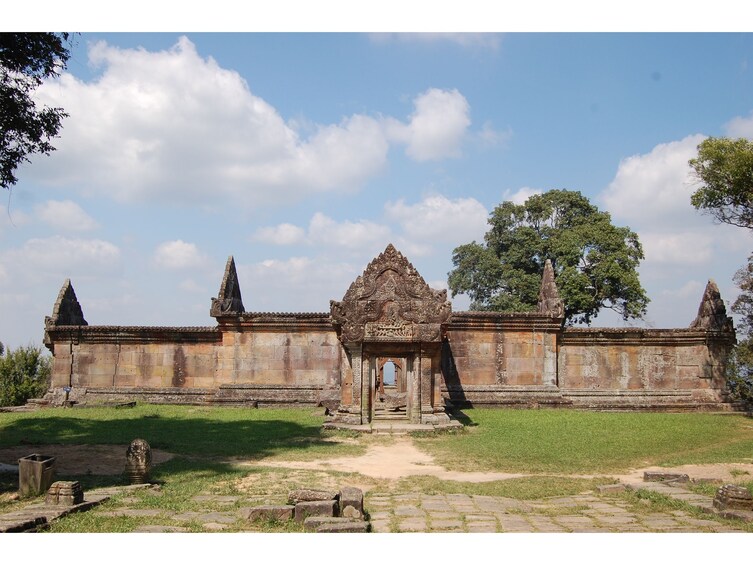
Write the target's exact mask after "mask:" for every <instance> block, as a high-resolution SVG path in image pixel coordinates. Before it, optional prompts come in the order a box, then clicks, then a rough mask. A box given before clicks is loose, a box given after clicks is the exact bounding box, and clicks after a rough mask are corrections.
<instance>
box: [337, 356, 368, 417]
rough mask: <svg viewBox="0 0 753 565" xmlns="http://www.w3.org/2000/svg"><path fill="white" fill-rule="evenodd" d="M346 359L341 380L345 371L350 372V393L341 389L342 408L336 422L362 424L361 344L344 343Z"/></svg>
mask: <svg viewBox="0 0 753 565" xmlns="http://www.w3.org/2000/svg"><path fill="white" fill-rule="evenodd" d="M343 348H344V349H345V359H344V361H345V362H344V363H343V365H342V366H341V367H342V369H341V373H340V376H341V379H342V380H343V381H344V380H345V378H346V375H345V374H344V373H345V371H348V370H349V371H350V373H351V375H352V378H351V383H350V387H349V388H350V391H349V392H348V387H345V386H343V387H342V389H341V394H342V396H341V397H340V407H339V408H338V410H337V415H336V417H335V420H336V421H338V422H342V423H344V424H361V423H362V422H361V381H362V380H363V379H362V371H363V367H362V365H363V348H362V346H361V344H360V343H344V344H343Z"/></svg>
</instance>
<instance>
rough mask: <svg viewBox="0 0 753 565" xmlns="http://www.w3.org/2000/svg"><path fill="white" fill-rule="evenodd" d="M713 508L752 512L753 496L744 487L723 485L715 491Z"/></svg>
mask: <svg viewBox="0 0 753 565" xmlns="http://www.w3.org/2000/svg"><path fill="white" fill-rule="evenodd" d="M714 508H716V509H718V510H753V495H751V493H750V491H749V490H748V489H747V488H745V487H739V486H736V485H724V486H721V487H719V490H717V491H716V496H715V497H714Z"/></svg>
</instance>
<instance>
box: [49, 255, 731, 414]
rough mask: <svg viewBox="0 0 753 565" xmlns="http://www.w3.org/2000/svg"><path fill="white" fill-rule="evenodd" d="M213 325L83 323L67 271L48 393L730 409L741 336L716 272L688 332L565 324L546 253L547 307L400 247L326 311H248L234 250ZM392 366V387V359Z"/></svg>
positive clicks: (399, 406)
mask: <svg viewBox="0 0 753 565" xmlns="http://www.w3.org/2000/svg"><path fill="white" fill-rule="evenodd" d="M211 315H212V316H213V317H214V318H215V319H216V324H215V325H214V326H211V327H188V328H179V327H127V326H95V325H87V322H86V320H85V319H84V315H83V311H82V308H81V305H80V304H79V302H78V299H77V297H76V295H75V292H74V291H73V287H72V285H71V284H70V281H68V280H66V282H65V284H64V286H63V288H62V289H61V291H60V294H59V296H58V300H57V301H56V303H55V305H54V308H53V315H52V316H48V317H47V318H46V319H45V344H46V345H47V347H49V348H50V350H51V351H52V353H53V356H54V362H53V372H52V388H51V391H50V392H49V394H48V399H50V400H51V401H52V402H53V403H62V401H63V400H64V399H65V391H66V389H70V390H69V391H68V392H69V399H70V400H71V401H74V402H79V403H82V402H85V403H88V404H94V403H98V402H105V401H110V402H112V401H131V400H141V401H146V402H159V403H191V404H204V403H215V404H230V405H250V406H262V407H263V406H273V405H312V406H315V405H322V406H325V407H327V409H328V413H329V414H330V417H331V420H332V421H334V422H340V423H343V424H355V425H360V424H367V423H370V422H372V421H375V420H379V419H390V420H394V419H398V420H403V421H407V422H411V423H414V424H428V425H434V426H441V425H444V424H445V423H447V422H448V420H449V419H448V417H447V414H446V407H447V406H448V404H449V403H452V404H453V405H455V406H486V405H488V406H504V405H522V406H573V407H585V408H596V409H604V408H618V409H619V408H626V409H672V410H674V409H693V410H696V409H724V408H726V407H728V404H726V399H725V396H724V386H725V380H724V370H725V360H726V356H727V353H728V352H729V350H730V348H731V347H732V346H733V345H734V343H735V333H734V329H733V327H732V322H731V319H730V318H729V317H728V316H727V314H726V311H725V308H724V302H723V301H722V300H721V298H720V296H719V291H718V289H717V288H716V285H715V284H714V283H713V281H709V285H708V286H707V288H706V291H705V292H704V297H703V300H702V302H701V305H700V307H699V313H698V316H697V318H696V320H694V321H693V323H692V325H691V327H689V328H684V329H635V328H568V327H564V326H563V316H564V305H563V303H562V301H561V299H560V297H559V294H558V292H557V287H556V281H555V278H554V271H553V269H552V267H551V263H547V264H546V266H545V268H544V272H543V275H542V288H541V293H540V296H539V307H538V311H537V312H532V313H493V312H452V306H451V303H450V302H449V301H448V300H447V296H446V291H437V290H433V289H431V288H430V287H429V286H428V285H427V284H426V282H425V281H424V279H423V278H422V277H421V275H420V274H418V272H417V271H416V270H415V268H414V267H413V265H412V264H411V263H410V262H409V261H408V260H407V259H406V258H405V257H404V256H403V255H402V254H401V253H400V252H399V251H397V250H396V249H395V248H394V247H393V246H392V245H389V246H387V248H386V249H385V251H384V252H383V253H381V254H380V255H379V256H378V257H376V258H375V259H374V260H373V261H372V262H371V263H369V265H368V266H367V267H366V269H365V271H364V273H363V274H362V275H361V276H359V277H358V278H357V279H356V281H354V282H353V284H352V285H351V286H350V288H349V289H348V291H347V292H346V293H345V296H344V297H343V299H342V300H341V301H334V300H333V301H331V304H330V311H329V312H327V313H261V312H246V311H245V310H244V308H243V301H242V298H241V291H240V284H239V281H238V276H237V273H236V269H235V262H234V260H233V258H232V257H230V258H229V260H228V262H227V265H226V268H225V273H224V276H223V279H222V284H221V287H220V290H219V292H218V296H217V298H213V299H212V302H211ZM390 361H391V362H392V363H393V365H394V367H395V376H394V383H385V381H384V374H383V371H384V366H385V364H387V363H388V362H390Z"/></svg>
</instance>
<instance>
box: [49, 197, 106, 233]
mask: <svg viewBox="0 0 753 565" xmlns="http://www.w3.org/2000/svg"><path fill="white" fill-rule="evenodd" d="M36 213H37V215H38V216H39V218H40V219H41V220H42V221H43V222H45V223H46V224H49V225H50V226H52V227H54V228H58V229H61V230H68V231H91V230H95V229H97V228H98V227H99V224H98V223H97V222H96V221H95V220H94V218H92V217H91V216H89V214H87V213H86V212H84V210H83V209H82V208H81V206H79V205H78V204H76V203H75V202H73V201H72V200H62V201H61V200H48V201H47V202H44V203H42V204H39V205H38V206H37V207H36Z"/></svg>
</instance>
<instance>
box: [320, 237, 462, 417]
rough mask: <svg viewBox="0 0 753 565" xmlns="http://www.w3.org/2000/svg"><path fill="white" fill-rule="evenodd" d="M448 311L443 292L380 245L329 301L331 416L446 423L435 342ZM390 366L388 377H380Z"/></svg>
mask: <svg viewBox="0 0 753 565" xmlns="http://www.w3.org/2000/svg"><path fill="white" fill-rule="evenodd" d="M451 313H452V305H451V304H450V303H449V302H448V301H447V293H446V291H438V290H433V289H431V288H430V287H429V285H428V284H426V281H424V279H423V278H422V277H421V275H419V274H418V272H416V270H415V268H414V267H413V265H411V264H410V262H409V261H408V260H407V259H406V258H405V257H404V256H403V255H402V254H401V253H400V252H399V251H397V250H396V249H395V248H394V247H393V246H392V245H388V246H387V249H385V250H384V253H381V254H380V255H379V256H378V257H376V258H375V259H374V260H373V261H372V262H371V263H369V264H368V265H367V267H366V270H365V271H364V272H363V274H362V275H361V276H360V277H358V278H357V279H356V280H355V281H354V282H353V283H352V284H351V285H350V287H349V288H348V291H347V292H346V293H345V296H344V297H343V299H342V300H341V301H335V300H333V301H331V302H330V317H331V320H332V324H333V326H334V328H335V331H337V335H338V338H339V339H340V342H341V343H342V346H343V353H344V355H343V357H342V359H343V363H342V364H341V369H340V405H339V406H338V408H337V411H336V413H334V414H332V415H331V421H332V422H340V423H343V424H347V425H351V424H355V425H365V424H369V423H371V422H373V421H378V420H392V419H396V420H403V421H405V422H407V423H410V424H429V425H440V424H446V423H448V422H449V417H448V415H447V414H446V413H445V410H444V401H443V399H442V395H441V384H442V373H441V345H442V342H443V340H444V338H445V326H446V324H447V321H448V320H449V317H450V315H451ZM392 369H394V382H393V381H392V379H390V382H387V380H386V379H385V370H386V371H387V373H386V374H387V375H390V374H391V373H390V371H391V370H392Z"/></svg>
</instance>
